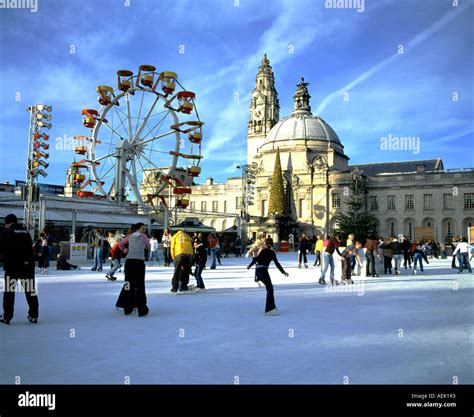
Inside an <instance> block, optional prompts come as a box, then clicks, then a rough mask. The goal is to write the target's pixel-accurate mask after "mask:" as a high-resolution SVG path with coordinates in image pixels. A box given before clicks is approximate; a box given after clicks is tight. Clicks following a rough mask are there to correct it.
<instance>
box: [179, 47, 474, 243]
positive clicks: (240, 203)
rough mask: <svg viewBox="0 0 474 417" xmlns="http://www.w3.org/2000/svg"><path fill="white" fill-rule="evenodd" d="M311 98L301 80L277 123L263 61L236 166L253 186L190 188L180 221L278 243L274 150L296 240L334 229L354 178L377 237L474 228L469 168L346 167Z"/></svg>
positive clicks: (270, 76)
mask: <svg viewBox="0 0 474 417" xmlns="http://www.w3.org/2000/svg"><path fill="white" fill-rule="evenodd" d="M310 98H311V96H310V94H309V90H308V83H307V82H305V80H304V79H303V78H302V79H301V82H300V83H299V84H298V85H297V88H296V91H295V93H294V95H293V112H292V114H291V115H290V116H288V117H284V118H281V119H280V117H279V112H280V105H279V100H278V94H277V91H276V89H275V78H274V73H273V70H272V68H271V66H270V62H269V60H268V58H267V56H266V55H265V56H264V57H263V59H262V62H261V65H260V67H259V70H258V73H257V76H256V86H255V89H254V90H253V92H252V97H251V101H250V108H249V112H250V117H249V123H248V135H247V164H248V165H247V166H246V167H242V172H244V168H245V169H246V168H247V167H249V166H251V167H253V168H254V170H253V177H251V181H249V177H248V176H246V175H244V176H243V178H242V177H241V178H235V177H234V178H229V180H228V181H227V182H225V183H215V182H214V181H213V180H212V179H211V178H209V179H208V180H207V181H206V183H205V184H203V185H195V186H193V187H192V194H191V198H190V206H189V207H188V209H187V210H184V211H183V212H182V213H180V218H184V217H189V216H194V217H199V218H200V219H201V220H202V221H203V222H204V223H205V224H206V225H208V226H212V227H215V228H216V229H217V231H225V230H226V229H228V228H229V227H231V226H237V227H238V230H239V231H240V230H241V226H243V227H244V230H245V231H247V232H248V234H249V235H250V236H251V235H255V234H256V233H257V232H258V231H260V230H266V231H267V232H268V233H270V234H273V236H274V238H276V237H277V236H276V229H275V222H274V220H273V218H272V216H269V215H268V205H269V194H270V184H271V178H272V174H273V169H274V165H275V157H276V153H277V150H279V154H280V158H281V166H282V174H283V178H284V184H285V198H286V206H287V210H288V214H289V215H290V217H291V218H292V220H293V221H294V222H295V223H296V224H297V230H295V232H296V234H297V235H300V234H301V233H303V232H305V233H307V234H308V235H310V236H314V235H315V234H321V235H325V234H327V233H330V231H331V230H332V229H333V228H334V227H336V226H337V224H336V223H335V216H336V215H337V214H338V213H339V212H340V211H341V210H342V211H343V212H344V211H346V210H347V200H348V195H347V192H346V191H347V189H348V187H349V185H350V184H351V181H352V178H353V175H354V173H358V175H360V177H361V179H362V180H363V181H364V182H365V185H366V187H367V189H368V192H369V194H368V204H369V210H370V211H371V212H372V213H373V214H374V215H375V216H376V217H377V220H378V233H379V234H380V235H381V236H395V235H397V234H400V233H402V234H404V235H406V236H408V237H409V238H410V239H413V238H414V231H415V227H419V226H425V227H433V228H434V231H435V239H436V240H437V241H445V240H449V239H450V238H451V237H452V236H455V235H466V234H467V228H468V227H469V226H472V225H474V169H473V168H467V169H454V170H446V169H444V166H443V162H442V160H441V159H434V160H419V161H405V162H389V163H378V164H357V165H350V164H349V159H350V158H349V156H348V155H346V154H345V152H344V146H343V144H342V142H341V140H340V138H339V137H338V135H337V133H336V132H335V131H334V130H333V129H332V128H331V126H330V125H329V124H328V123H327V122H326V121H325V120H323V119H322V118H321V117H319V116H317V115H313V114H312V112H311V105H310ZM245 172H246V173H247V171H245ZM249 184H251V186H250V187H249Z"/></svg>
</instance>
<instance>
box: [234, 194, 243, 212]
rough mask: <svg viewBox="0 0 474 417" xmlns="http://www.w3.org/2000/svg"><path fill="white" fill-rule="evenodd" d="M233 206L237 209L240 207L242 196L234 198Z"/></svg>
mask: <svg viewBox="0 0 474 417" xmlns="http://www.w3.org/2000/svg"><path fill="white" fill-rule="evenodd" d="M235 206H236V207H237V210H241V209H242V197H236V198H235Z"/></svg>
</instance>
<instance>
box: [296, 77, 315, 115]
mask: <svg viewBox="0 0 474 417" xmlns="http://www.w3.org/2000/svg"><path fill="white" fill-rule="evenodd" d="M308 85H309V83H307V82H305V80H304V78H303V77H301V82H300V83H299V84H297V86H296V91H295V94H293V113H292V114H291V115H292V116H297V115H299V114H307V115H311V114H312V113H311V106H310V104H309V100H310V98H311V96H310V95H309V91H308Z"/></svg>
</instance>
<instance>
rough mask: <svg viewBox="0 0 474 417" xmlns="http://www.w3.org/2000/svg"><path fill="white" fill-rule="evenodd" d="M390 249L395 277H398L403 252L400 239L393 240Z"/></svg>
mask: <svg viewBox="0 0 474 417" xmlns="http://www.w3.org/2000/svg"><path fill="white" fill-rule="evenodd" d="M390 247H391V248H392V251H393V260H394V262H395V275H400V266H401V264H402V257H403V250H402V239H400V238H399V239H396V238H393V240H392V243H391V244H390Z"/></svg>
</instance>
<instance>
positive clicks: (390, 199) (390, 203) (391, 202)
mask: <svg viewBox="0 0 474 417" xmlns="http://www.w3.org/2000/svg"><path fill="white" fill-rule="evenodd" d="M387 210H395V196H394V195H388V196H387Z"/></svg>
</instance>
